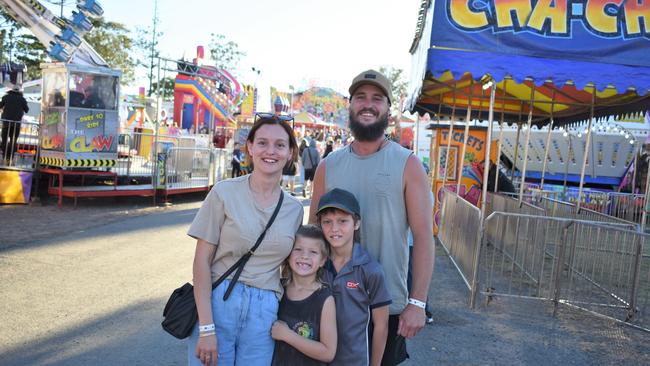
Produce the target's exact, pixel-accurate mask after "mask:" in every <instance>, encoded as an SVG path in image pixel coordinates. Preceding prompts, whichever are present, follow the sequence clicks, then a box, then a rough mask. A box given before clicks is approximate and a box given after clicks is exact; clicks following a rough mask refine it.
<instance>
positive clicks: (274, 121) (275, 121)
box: [246, 116, 298, 166]
mask: <svg viewBox="0 0 650 366" xmlns="http://www.w3.org/2000/svg"><path fill="white" fill-rule="evenodd" d="M264 125H278V126H280V127H282V129H284V132H286V133H287V135H288V136H289V148H290V149H291V158H290V159H289V160H288V161H287V166H289V165H290V164H293V163H296V162H297V161H298V142H296V135H295V134H294V132H293V129H292V128H291V126H289V123H287V122H286V121H283V120H281V119H280V118H277V117H275V116H272V117H257V119H256V120H255V123H254V124H253V127H252V128H251V130H250V132H249V133H248V137H247V138H246V141H248V142H250V143H251V144H252V143H253V142H254V141H255V133H256V132H257V130H259V129H260V127H262V126H264Z"/></svg>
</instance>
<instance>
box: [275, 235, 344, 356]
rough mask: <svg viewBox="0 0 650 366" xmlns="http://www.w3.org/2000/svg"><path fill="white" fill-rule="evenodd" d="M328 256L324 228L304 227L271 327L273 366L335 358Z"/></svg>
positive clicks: (334, 310) (289, 263)
mask: <svg viewBox="0 0 650 366" xmlns="http://www.w3.org/2000/svg"><path fill="white" fill-rule="evenodd" d="M327 255H328V250H327V244H326V243H325V239H323V232H322V231H321V229H320V228H319V227H318V226H316V225H305V226H301V227H300V228H299V229H298V232H296V242H295V243H294V245H293V249H292V250H291V254H290V255H289V258H287V263H286V264H285V269H286V270H288V271H287V272H288V273H287V282H286V285H285V288H284V296H283V297H282V300H280V307H279V309H278V320H277V321H276V322H275V323H273V327H272V328H271V337H273V339H275V340H276V342H275V351H274V353H273V365H278V366H279V365H291V366H293V365H325V364H326V363H327V362H330V361H331V360H332V359H333V358H334V354H335V353H336V308H335V306H334V298H333V297H332V292H331V291H330V288H329V287H328V286H327V285H325V284H324V283H323V282H322V279H321V274H322V272H323V265H324V264H325V260H326V259H327ZM287 265H288V268H287Z"/></svg>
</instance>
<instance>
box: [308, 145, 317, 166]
mask: <svg viewBox="0 0 650 366" xmlns="http://www.w3.org/2000/svg"><path fill="white" fill-rule="evenodd" d="M307 154H308V155H309V162H310V163H311V168H312V169H314V168H315V167H314V158H312V157H311V151H309V147H307Z"/></svg>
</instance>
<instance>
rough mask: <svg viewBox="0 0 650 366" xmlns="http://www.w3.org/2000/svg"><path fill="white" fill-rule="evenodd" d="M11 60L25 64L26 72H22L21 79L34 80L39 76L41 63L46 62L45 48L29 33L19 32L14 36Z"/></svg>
mask: <svg viewBox="0 0 650 366" xmlns="http://www.w3.org/2000/svg"><path fill="white" fill-rule="evenodd" d="M15 38H16V40H15V44H14V57H13V61H14V62H17V63H19V64H25V66H26V67H27V72H25V73H24V74H23V80H24V81H28V80H35V79H40V78H41V63H43V62H47V61H48V57H47V50H45V47H43V45H42V44H41V42H39V40H38V39H37V38H36V37H34V36H33V35H31V34H27V33H24V34H20V35H18V36H16V37H15Z"/></svg>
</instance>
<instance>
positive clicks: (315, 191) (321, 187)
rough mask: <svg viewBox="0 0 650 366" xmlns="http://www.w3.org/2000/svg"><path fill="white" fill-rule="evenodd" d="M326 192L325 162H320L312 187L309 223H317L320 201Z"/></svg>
mask: <svg viewBox="0 0 650 366" xmlns="http://www.w3.org/2000/svg"><path fill="white" fill-rule="evenodd" d="M324 193H325V164H324V163H323V164H318V167H317V168H316V173H315V174H314V182H313V183H312V189H311V204H310V205H309V223H310V224H315V223H316V211H318V201H320V197H321V196H322V195H323V194H324Z"/></svg>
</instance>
